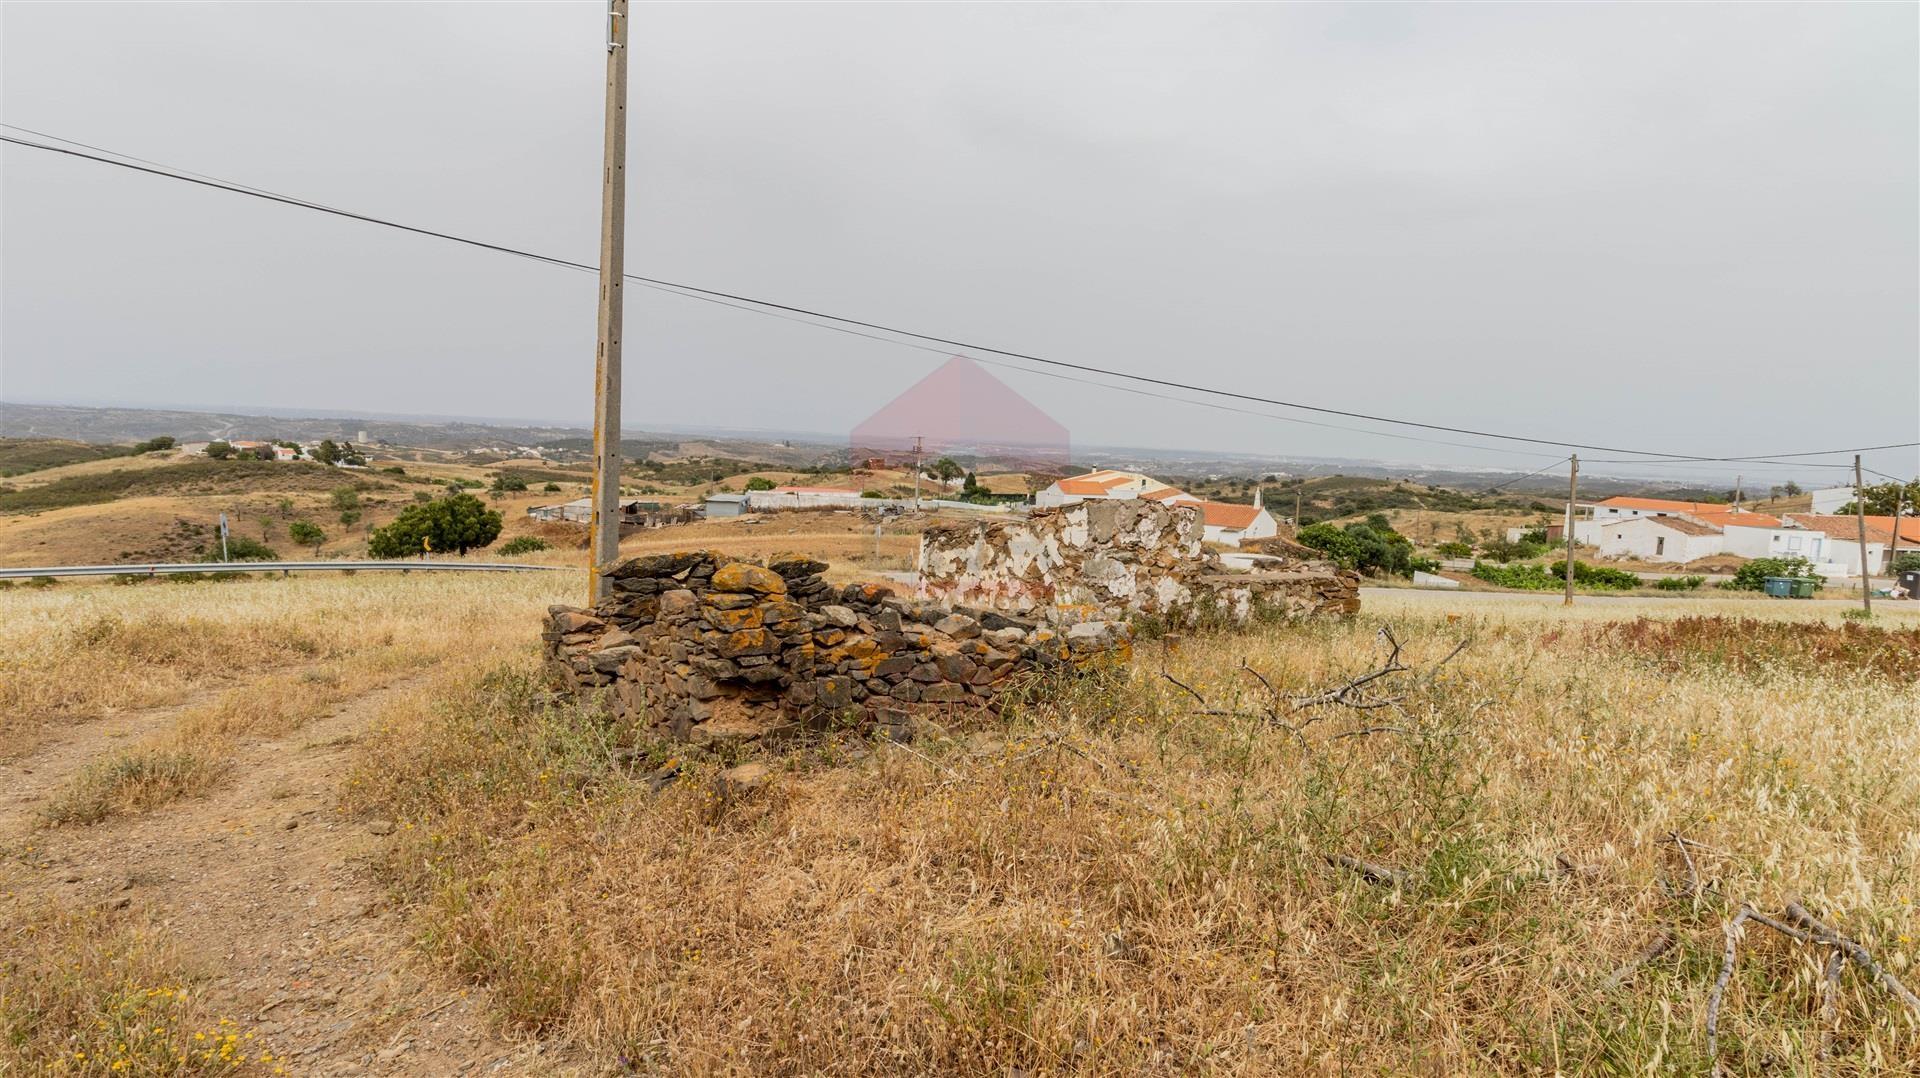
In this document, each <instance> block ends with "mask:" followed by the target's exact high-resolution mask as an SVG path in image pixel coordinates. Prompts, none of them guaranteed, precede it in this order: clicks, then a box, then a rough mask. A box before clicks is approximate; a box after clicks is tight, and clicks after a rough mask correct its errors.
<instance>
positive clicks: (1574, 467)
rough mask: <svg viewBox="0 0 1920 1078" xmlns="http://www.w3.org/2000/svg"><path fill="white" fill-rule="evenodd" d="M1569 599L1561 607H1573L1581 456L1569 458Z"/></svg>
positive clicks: (1576, 455)
mask: <svg viewBox="0 0 1920 1078" xmlns="http://www.w3.org/2000/svg"><path fill="white" fill-rule="evenodd" d="M1567 464H1568V468H1567V525H1566V526H1567V535H1566V539H1567V564H1566V573H1567V597H1566V599H1565V600H1564V601H1563V602H1562V603H1561V604H1560V605H1561V606H1572V605H1573V514H1574V508H1573V503H1574V502H1576V501H1579V500H1580V454H1578V453H1575V454H1573V455H1572V456H1570V457H1568V458H1567Z"/></svg>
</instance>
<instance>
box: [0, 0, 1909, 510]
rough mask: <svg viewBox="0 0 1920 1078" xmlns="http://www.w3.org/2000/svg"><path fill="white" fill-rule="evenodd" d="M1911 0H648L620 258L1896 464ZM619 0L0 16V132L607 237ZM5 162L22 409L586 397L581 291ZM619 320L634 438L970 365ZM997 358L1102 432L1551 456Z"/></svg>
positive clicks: (9, 394)
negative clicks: (1145, 392)
mask: <svg viewBox="0 0 1920 1078" xmlns="http://www.w3.org/2000/svg"><path fill="white" fill-rule="evenodd" d="M1917 12H1920V9H1917V8H1916V7H1915V6H1914V5H1912V4H1877V5H1864V4H1863V5H1841V4H1808V5H1788V4H1770V5H1757V4H1755V5H1730V4H1688V5H1677V4H1676V5H1654V4H1638V5H1624V4H1620V5H1599V4H1585V5H1547V4H1534V5H1515V6H1502V5H1491V4H1483V5H1454V6H1418V5H1389V4H1367V5H1360V4H1354V5H1315V6H1306V5H1299V6H1284V7H1283V6H1252V5H1240V6H1224V5H1223V6H1209V5H1201V4H1181V5H1171V4H1169V5H1129V6H1119V5H1099V6H1090V5H1020V6H1012V5H987V4H980V5H965V4H960V5H944V6H933V5H854V4H805V3H793V4H739V5H648V6H645V7H644V8H638V7H637V8H636V18H635V20H634V26H633V48H634V52H633V57H632V60H633V70H632V87H631V90H632V93H631V116H632V126H631V135H630V137H631V158H630V176H631V181H632V182H631V187H630V204H629V205H630V210H629V213H630V227H629V233H628V254H627V260H628V267H629V269H630V270H632V271H634V272H638V273H644V274H648V275H651V276H658V277H664V278H669V279H674V280H681V281H686V282H690V283H694V284H698V285H702V286H705V287H709V288H715V289H721V290H725V291H732V292H741V293H746V294H750V295H755V296H762V297H767V298H771V299H776V300H779V301H782V302H787V303H793V304H797V305H801V306H809V307H817V308H821V309H824V310H829V311H833V312H837V313H844V314H847V315H851V316H854V317H859V318H864V319H869V320H872V321H877V322H886V323H892V324H898V325H904V326H908V327H913V328H918V329H920V330H922V331H924V332H929V333H934V334H938V335H942V336H950V337H958V338H964V339H968V340H974V341H978V342H981V343H985V344H990V345H996V346H999V347H1003V348H1009V349H1014V350H1020V351H1028V352H1035V353H1038V354H1041V355H1046V356H1051V357H1057V358H1060V359H1067V360H1072V361H1075V362H1084V363H1093V364H1098V365H1102V366H1108V367H1113V368H1119V369H1123V370H1127V371H1132V372H1139V373H1147V374H1154V375H1157V376H1161V377H1173V378H1178V379H1181V380H1187V381H1193V382H1200V383H1206V384H1215V385H1222V386H1230V387H1235V388H1241V389H1244V390H1246V391H1248V392H1252V393H1257V394H1262V395H1270V396H1277V397H1284V398H1287V399H1294V400H1301V401H1307V402H1312V403H1318V404H1326V405H1331V406H1335V407H1342V408H1351V409H1355V410H1359V411H1366V412H1377V413H1383V414H1387V415H1393V416H1399V417H1406V418H1414V419H1421V420H1426V421H1429V422H1436V423H1443V424H1448V425H1455V426H1465V427H1477V428H1488V429H1494V430H1500V431H1506V432H1513V433H1519V434H1528V435H1537V436H1543V437H1555V438H1567V439H1569V440H1572V441H1581V442H1598V443H1605V444H1612V445H1626V446H1636V447H1645V448H1648V449H1655V450H1661V451H1670V452H1680V453H1701V454H1706V453H1715V454H1718V453H1724V454H1726V455H1748V454H1757V453H1777V452H1791V451H1796V450H1812V449H1827V448H1833V447H1838V446H1852V445H1858V444H1862V443H1863V442H1867V441H1913V440H1916V439H1920V419H1917V418H1916V416H1920V306H1917V304H1920V298H1917V297H1920V105H1917V102H1920V74H1917V72H1920V62H1917V57H1916V40H1920V24H1917V22H1916V15H1917ZM603 17H604V16H603V8H602V6H601V5H600V4H598V3H592V2H589V3H577V4H563V3H538V4H534V3H528V4H516V3H503V4H476V3H459V4H453V3H447V4H427V3H382V4H344V3H343V4H325V3H304V4H268V3H255V4H248V3H231V4H208V5H197V4H190V3H167V4H119V3H102V4H42V3H19V2H9V3H5V4H4V5H3V6H0V40H3V41H4V46H3V48H4V56H3V57H0V59H3V60H4V71H3V72H0V118H4V120H5V121H6V122H8V123H12V124H19V125H23V126H26V127H31V128H37V129H40V130H44V131H49V132H52V133H55V134H58V135H62V136H65V137H68V138H73V139H79V140H82V141H86V142H93V143H98V144H100V145H102V146H107V147H110V148H113V149H116V150H119V151H123V152H126V153H130V154H135V155H139V156H142V157H148V158H153V159H156V160H159V161H163V162H166V163H168V164H171V165H176V166H180V167H184V168H188V169H194V170H198V171H203V172H208V173H212V174H215V175H219V176H222V177H226V178H229V179H233V180H237V181H240V182H243V183H249V184H254V185H258V186H262V187H267V188H272V189H275V190H279V191H284V192H288V193H291V194H295V195H299V196H302V197H305V198H309V199H313V200H315V201H320V202H326V203H329V204H332V205H337V206H342V207H347V208H350V209H355V210H360V211H363V212H367V213H372V214H378V215H383V216H388V217H392V218H396V219H399V220H403V221H407V222H409V223H414V224H419V225H422V226H425V227H430V228H436V229H442V230H446V231H451V232H458V233H462V234H467V235H472V236H476V237H480V238H484V239H488V240H492V241H495V242H499V243H505V244H512V245H517V246H523V247H528V248H532V249H536V250H539V251H543V252H550V253H553V254H557V255H561V256H564V257H569V258H573V259H577V260H581V261H587V262H591V261H594V259H595V257H596V234H597V229H598V223H599V205H598V201H599V195H598V172H599V166H600V153H601V147H600V124H601V117H600V110H601V85H602V78H603V74H604V58H605V53H604V51H603V48H602V45H601V42H602V40H603V30H602V21H603ZM3 154H4V156H0V162H3V163H4V184H3V186H0V199H3V201H0V274H3V275H4V279H3V281H0V284H3V286H4V295H3V296H0V317H3V318H4V322H3V323H0V397H3V398H4V399H7V400H19V401H54V402H72V403H90V402H97V403H117V404H142V403H155V404H167V405H194V404H205V405H223V406H244V407H248V408H258V409H272V408H274V407H297V408H305V409H331V408H338V409H355V410H367V411H386V412H429V413H444V414H462V415H489V416H512V417H526V418H540V419H560V420H569V421H577V422H586V421H587V419H588V416H589V405H590V399H591V397H590V394H591V381H592V367H593V364H592V354H593V345H594V340H593V320H594V319H593V316H594V295H595V292H594V282H593V279H592V277H590V276H588V275H586V274H581V273H574V272H568V271H564V270H557V269H552V268H548V267H544V266H540V265H536V264H533V263H529V262H526V261H523V260H518V259H512V258H507V257H503V256H498V255H493V254H488V253H485V252H481V251H476V250H471V249H465V248H460V247H453V246H449V245H446V244H443V243H441V242H439V241H434V240H429V239H424V238H420V237H416V236H408V235H404V234H400V233H396V232H392V231H388V230H383V229H378V228H373V227H369V226H365V225H360V224H356V223H353V222H348V221H342V220H338V219H333V218H327V217H321V216H317V215H312V214H309V213H305V212H302V211H299V210H295V209H291V208H287V207H281V206H274V205H269V204H265V203H258V202H253V201H250V200H247V199H243V198H238V197H236V196H232V195H227V194H222V193H219V192H214V191H208V190H204V189H198V188H193V187H189V186H185V185H181V184H177V183H173V182H170V181H163V180H158V179H153V178H148V177H141V176H137V175H134V174H131V173H127V172H125V171H122V170H115V169H110V168H107V167H104V166H101V165H96V164H92V163H88V162H82V161H74V160H71V159H61V158H55V157H52V156H50V155H46V154H43V153H39V152H36V151H31V150H22V149H18V148H13V147H8V148H6V149H5V150H4V151H3ZM627 326H628V334H629V335H628V342H627V343H628V353H627V356H628V359H627V364H628V366H627V392H626V402H625V403H626V415H627V421H628V424H629V425H630V426H632V427H635V428H639V427H644V426H647V425H648V424H657V423H663V422H675V423H701V424H716V425H728V426H736V427H765V428H783V429H804V430H818V431H823V432H835V431H845V430H847V429H849V428H851V427H852V426H853V425H854V424H856V423H858V422H859V421H860V420H861V419H863V418H865V417H866V416H867V415H868V414H869V413H870V412H872V411H873V410H874V409H876V408H878V407H880V406H881V405H883V404H884V403H885V402H886V401H887V400H888V399H889V398H890V397H892V396H893V395H894V394H896V393H898V392H899V391H901V390H903V389H904V388H906V387H907V386H908V385H910V384H911V383H912V382H913V381H914V380H915V379H916V378H918V377H919V376H921V375H922V374H924V373H926V372H929V371H932V370H933V369H934V368H935V367H937V366H938V365H939V364H940V362H941V361H942V358H943V357H942V356H940V355H934V354H928V353H926V352H920V351H915V350H912V349H907V348H902V347H898V346H894V345H887V344H880V343H875V342H872V341H866V340H861V339H858V338H853V337H847V336H843V335H840V334H835V333H828V332H824V331H821V330H818V329H813V328H808V327H805V326H799V325H794V324H792V323H790V322H784V321H778V320H773V319H768V318H763V317H759V316H755V315H750V314H744V313H740V312H737V311H733V310H728V309H725V308H720V307H715V306H711V305H708V304H702V303H696V302H692V301H688V300H685V299H680V298H675V297H671V296H662V295H658V294H655V293H650V292H647V291H644V290H640V289H635V290H633V291H632V292H631V294H630V299H629V301H628V311H627ZM996 373H998V374H1000V376H1001V377H1003V378H1004V379H1005V380H1006V381H1007V382H1008V383H1009V384H1010V385H1012V386H1013V387H1014V388H1015V389H1017V390H1019V391H1020V392H1021V393H1023V394H1025V395H1027V396H1028V397H1029V398H1031V399H1032V400H1033V401H1034V402H1035V403H1037V404H1038V405H1039V406H1040V407H1042V408H1043V409H1045V410H1046V411H1048V412H1049V413H1051V414H1053V415H1054V416H1056V417H1057V418H1058V419H1059V420H1060V421H1061V422H1062V423H1064V424H1066V426H1067V427H1069V428H1070V429H1071V430H1072V431H1073V434H1074V437H1075V439H1076V441H1077V442H1081V443H1127V444H1139V445H1153V446H1167V447H1183V446H1184V447H1201V448H1220V449H1233V450H1251V451H1263V452H1271V453H1276V454H1307V453H1311V454H1326V455H1358V456H1369V457H1378V458H1387V459H1396V460H1424V461H1428V462H1432V463H1457V464H1480V465H1501V466H1525V467H1532V466H1535V465H1538V464H1544V463H1546V462H1547V461H1548V460H1550V459H1552V457H1553V456H1555V455H1557V454H1552V453H1551V452H1550V451H1548V450H1539V451H1538V453H1532V451H1531V450H1529V449H1528V448H1527V447H1518V448H1517V449H1509V450H1508V451H1504V452H1480V451H1472V450H1463V449H1457V448H1453V447H1443V446H1435V445H1424V444H1421V443H1414V442H1401V441H1393V440H1386V439H1380V438H1374V437H1368V436H1363V435H1358V434H1350V433H1346V432H1341V431H1330V430H1326V429H1321V428H1315V427H1310V426H1302V425H1298V424H1292V423H1286V422H1280V421H1277V420H1271V419H1263V418H1258V417H1253V416H1245V415H1235V414H1230V413H1222V412H1217V411H1210V410H1206V409H1201V408H1196V407H1191V406H1186V405H1180V404H1173V403H1168V402H1164V401H1158V400H1151V399H1144V398H1141V397H1137V396H1130V395H1127V394H1122V393H1115V392H1112V391H1109V390H1103V389H1097V388H1092V387H1088V386H1084V385H1077V384H1071V383H1065V382H1061V381H1058V380H1055V379H1049V378H1043V377H1037V376H1034V375H1031V374H1023V373H1017V372H1007V371H1004V370H997V371H996ZM1336 422H1343V421H1336ZM1416 433H1417V432H1416ZM1438 437H1446V436H1444V435H1442V436H1438ZM1592 455H1593V456H1598V455H1599V454H1592ZM1917 460H1920V457H1916V454H1915V453H1914V452H1913V451H1906V452H1903V453H1887V454H1881V455H1880V456H1878V457H1877V458H1875V459H1874V460H1872V461H1870V464H1877V466H1879V467H1882V468H1884V469H1886V470H1890V471H1900V472H1911V471H1913V470H1914V469H1915V468H1916V466H1920V465H1917V464H1916V461H1917ZM1761 471H1762V470H1761V469H1757V468H1756V469H1754V470H1752V471H1750V472H1749V475H1753V474H1756V473H1757V472H1761ZM1763 477H1764V476H1763ZM1803 478H1804V475H1803Z"/></svg>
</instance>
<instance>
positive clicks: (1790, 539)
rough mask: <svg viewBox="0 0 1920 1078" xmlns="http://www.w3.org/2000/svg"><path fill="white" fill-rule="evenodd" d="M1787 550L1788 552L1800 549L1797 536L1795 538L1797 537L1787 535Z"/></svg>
mask: <svg viewBox="0 0 1920 1078" xmlns="http://www.w3.org/2000/svg"><path fill="white" fill-rule="evenodd" d="M1787 549H1788V550H1799V549H1800V537H1799V536H1797V535H1789V536H1787Z"/></svg>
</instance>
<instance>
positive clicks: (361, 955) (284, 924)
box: [0, 675, 575, 1075]
mask: <svg viewBox="0 0 1920 1078" xmlns="http://www.w3.org/2000/svg"><path fill="white" fill-rule="evenodd" d="M424 677H425V675H415V676H413V677H409V678H405V679H403V680H400V681H396V682H392V683H389V684H388V685H386V686H384V687H382V688H380V689H377V690H375V691H373V692H371V693H367V694H365V695H363V696H361V697H359V698H358V699H355V700H353V701H351V702H350V703H348V704H347V705H345V706H344V707H340V708H337V709H335V710H334V711H332V712H331V713H329V714H328V715H327V716H326V717H324V718H321V719H318V720H316V721H313V722H309V723H307V724H306V725H304V726H303V727H301V728H299V729H296V730H294V731H292V732H290V733H288V734H286V735H285V736H282V737H277V738H268V739H260V740H252V741H247V742H243V743H242V744H240V745H239V746H238V747H237V751H236V752H235V754H234V764H233V766H232V767H231V769H230V770H229V775H230V778H229V780H228V781H227V782H225V783H223V784H222V785H221V786H220V787H219V788H218V789H216V790H214V791H213V792H212V793H211V794H210V795H208V796H206V797H204V798H199V799H192V800H187V801H182V802H177V803H175V804H172V805H168V806H165V807H163V808H161V809H158V810H155V811H153V812H149V813H146V814H144V815H140V816H136V817H133V818H130V819H115V820H110V821H107V822H105V823H101V824H98V825H95V826H92V827H64V828H53V829H47V830H42V831H39V832H36V833H33V834H32V835H31V836H30V837H28V838H26V839H25V841H29V842H33V843H34V844H35V845H37V846H38V847H39V851H40V852H39V853H37V854H36V855H35V856H34V857H33V858H31V859H29V860H28V862H27V864H28V865H30V866H31V867H23V865H22V864H20V863H14V864H10V865H8V866H6V867H5V868H4V869H0V875H3V876H6V877H12V878H11V879H0V887H4V888H7V889H12V890H15V891H18V892H20V893H22V894H35V893H39V894H45V895H49V896H52V897H55V898H57V899H58V900H59V901H61V902H62V903H64V904H67V905H72V906H81V905H88V904H92V903H103V904H105V905H107V906H109V907H112V908H128V909H130V912H131V913H132V914H133V915H135V916H143V917H145V918H148V919H150V920H151V921H152V922H153V923H154V924H155V925H156V926H157V927H158V928H160V930H162V931H163V932H165V933H166V934H167V935H168V936H170V937H172V938H173V939H174V940H176V941H177V942H178V943H179V944H181V946H182V949H183V950H184V951H185V952H186V953H187V954H189V955H190V956H193V958H194V959H195V960H196V961H197V963H198V964H199V965H200V966H201V967H202V969H203V970H204V971H205V972H206V973H208V974H209V979H207V980H205V981H203V982H201V984H200V986H199V988H198V991H199V992H200V994H201V996H202V998H203V1000H204V1001H205V1002H206V1004H207V1005H208V1007H209V1009H210V1010H211V1011H212V1012H213V1013H215V1014H217V1015H219V1016H223V1017H230V1018H233V1019H235V1020H236V1021H237V1022H239V1023H240V1025H241V1027H242V1028H244V1029H247V1030H251V1031H253V1032H255V1033H257V1034H258V1035H259V1039H260V1040H261V1041H263V1042H265V1043H266V1044H267V1045H268V1046H270V1048H271V1050H272V1051H273V1053H274V1054H275V1055H276V1056H283V1057H286V1058H288V1059H289V1060H290V1062H289V1070H290V1071H291V1072H292V1073H295V1074H317V1075H346V1074H355V1075H357V1074H379V1075H388V1074H392V1075H401V1074H405V1075H453V1074H489V1075H519V1074H542V1075H545V1074H558V1073H569V1072H571V1071H573V1070H574V1069H575V1068H574V1065H573V1063H572V1062H571V1061H569V1060H566V1059H563V1058H559V1057H557V1056H556V1055H555V1054H552V1053H550V1052H548V1051H547V1049H546V1048H545V1046H543V1045H540V1044H538V1043H536V1042H524V1043H515V1042H512V1041H509V1040H506V1039H504V1038H502V1037H501V1036H500V1035H498V1034H497V1033H495V1032H494V1031H493V1028H492V1023H491V1022H490V1021H489V1019H488V1016H487V1013H486V998H485V993H484V992H482V991H471V992H468V991H462V990H460V989H459V988H458V987H457V986H454V985H451V984H448V983H447V982H445V981H444V980H443V979H440V978H438V977H436V976H435V975H434V974H433V973H432V971H430V970H429V969H427V968H426V966H425V964H424V963H423V962H422V961H421V960H420V959H419V958H418V956H417V954H416V953H415V952H414V950H413V949H412V948H411V946H410V945H409V944H408V942H407V925H406V922H405V919H404V917H403V916H402V915H401V913H400V912H398V911H395V910H393V909H391V908H390V906H389V903H388V902H387V897H386V894H385V892H384V890H383V889H382V888H381V886H380V885H379V884H378V882H377V881H376V880H375V879H374V875H373V873H372V871H371V862H372V859H373V858H374V857H375V856H376V855H377V853H378V844H379V843H380V842H382V841H384V840H383V839H381V838H380V837H379V836H377V835H374V834H371V833H370V832H369V829H368V828H367V827H365V826H364V825H361V824H357V823H354V822H351V821H348V820H346V819H344V818H343V817H341V816H339V815H338V814H337V811H336V809H335V808H334V803H335V794H336V790H337V786H338V783H339V782H340V781H341V776H342V775H343V774H344V773H345V771H346V768H347V766H348V764H349V759H350V752H351V748H352V744H353V742H354V740H355V739H356V738H357V737H358V735H359V733H360V732H361V731H362V730H363V729H365V728H366V727H368V726H369V725H371V724H372V723H373V722H374V721H376V720H377V718H378V716H379V713H380V710H381V708H382V706H383V705H384V704H385V702H386V701H387V700H388V699H389V698H391V697H392V696H394V695H396V694H398V693H400V692H403V691H405V690H407V689H408V688H410V687H412V686H413V685H415V684H417V683H418V682H420V681H421V680H423V679H424ZM188 706H191V705H190V704H182V705H179V706H178V707H173V708H165V709H156V710H155V711H153V712H151V713H147V714H143V715H142V716H140V719H139V721H138V723H137V725H134V726H128V724H126V723H114V724H112V729H104V728H103V729H101V730H99V731H95V732H89V733H86V734H84V735H82V736H78V737H74V738H69V739H66V740H63V741H62V742H60V743H59V744H58V745H56V746H53V747H51V748H49V749H47V750H44V751H42V752H39V753H36V754H35V755H34V756H32V757H30V758H28V759H26V760H22V761H17V762H16V765H15V767H14V768H13V769H15V770H21V771H23V772H28V770H29V769H30V773H28V774H27V777H29V778H31V779H33V780H34V784H33V788H32V790H30V791H29V792H28V793H27V794H26V795H24V796H26V797H30V798H33V799H34V800H36V801H37V800H39V799H41V798H43V797H44V795H45V793H46V792H47V791H50V790H52V789H54V788H56V787H57V786H58V785H59V784H60V783H61V782H64V781H65V780H66V779H68V778H70V777H72V776H73V775H74V774H77V773H78V772H79V771H80V769H82V768H83V767H84V766H85V765H86V764H87V763H88V762H90V761H91V760H93V759H97V758H99V756H100V754H102V753H104V752H106V751H110V750H111V749H112V748H113V747H115V746H116V743H117V742H118V741H119V740H120V739H122V738H125V737H128V736H130V734H132V733H134V732H146V731H149V730H157V729H163V728H164V720H166V719H167V718H169V717H171V716H172V715H173V714H175V713H177V712H179V711H181V710H183V709H184V708H186V707H188ZM103 726H104V724H103ZM5 809H6V812H5V814H4V815H0V821H4V824H3V825H0V833H6V832H13V833H15V834H24V833H25V832H26V829H27V828H31V827H32V826H33V825H34V823H35V822H36V814H37V810H35V809H33V808H31V807H30V806H28V805H26V804H23V803H21V802H19V801H17V800H16V801H15V802H14V803H12V804H9V805H6V806H5Z"/></svg>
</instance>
